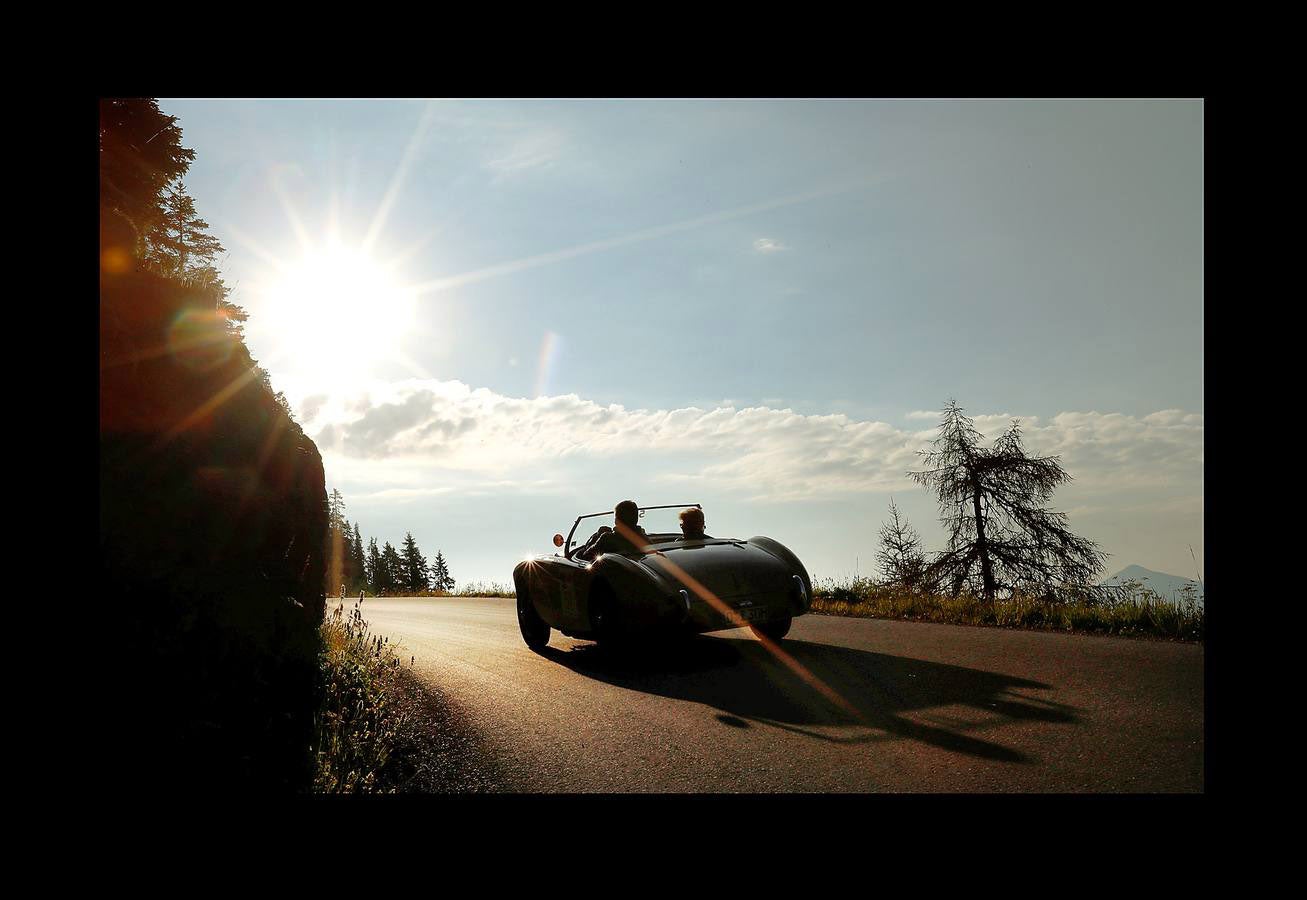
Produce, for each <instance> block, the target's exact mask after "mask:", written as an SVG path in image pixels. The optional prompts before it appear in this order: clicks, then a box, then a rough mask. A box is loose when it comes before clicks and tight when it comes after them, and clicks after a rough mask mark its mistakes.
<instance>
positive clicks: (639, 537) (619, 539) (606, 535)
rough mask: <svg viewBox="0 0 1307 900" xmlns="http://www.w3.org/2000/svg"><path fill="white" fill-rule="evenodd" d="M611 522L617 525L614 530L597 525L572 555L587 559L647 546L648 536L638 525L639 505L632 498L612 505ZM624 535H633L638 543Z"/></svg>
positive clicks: (640, 549)
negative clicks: (593, 531)
mask: <svg viewBox="0 0 1307 900" xmlns="http://www.w3.org/2000/svg"><path fill="white" fill-rule="evenodd" d="M613 524H614V525H616V526H617V530H616V531H614V530H613V529H611V528H609V527H608V526H607V525H601V526H599V530H598V531H596V532H595V533H594V534H592V535H590V539H589V540H588V541H586V542H585V546H583V547H582V548H581V549H580V550H578V551H576V553H575V554H574V555H575V556H577V557H579V558H581V559H587V560H588V559H593V558H594V557H596V556H598V555H599V554H601V553H632V552H639V551H642V550H644V548H645V547H646V546H648V544H649V536H648V535H647V534H645V533H644V529H643V528H641V527H640V507H638V506H636V505H635V501H634V500H623V501H622V502H621V503H619V504H617V506H615V507H613ZM626 535H632V536H634V539H635V540H636V541H639V544H638V545H637V544H635V543H632V541H631V540H630V539H628V537H626Z"/></svg>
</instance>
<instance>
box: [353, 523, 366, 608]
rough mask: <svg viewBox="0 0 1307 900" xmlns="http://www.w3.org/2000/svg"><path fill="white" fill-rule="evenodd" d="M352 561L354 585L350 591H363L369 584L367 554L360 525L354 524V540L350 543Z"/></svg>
mask: <svg viewBox="0 0 1307 900" xmlns="http://www.w3.org/2000/svg"><path fill="white" fill-rule="evenodd" d="M350 559H351V561H352V563H353V573H354V583H353V584H352V585H350V591H351V592H353V591H355V590H363V589H365V588H366V587H367V584H368V574H367V572H368V566H367V553H366V551H365V550H364V549H363V535H362V534H360V533H359V523H358V522H355V523H354V538H353V540H352V541H351V542H350Z"/></svg>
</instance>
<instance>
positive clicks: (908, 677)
mask: <svg viewBox="0 0 1307 900" xmlns="http://www.w3.org/2000/svg"><path fill="white" fill-rule="evenodd" d="M780 647H781V650H782V651H783V653H784V655H785V656H788V658H789V662H787V661H786V660H785V659H784V657H781V656H777V655H775V654H773V653H772V652H770V651H769V650H768V649H767V647H765V646H764V645H763V644H762V643H760V642H759V641H755V640H747V639H746V640H740V639H726V638H722V637H709V636H698V637H694V638H689V639H686V640H682V641H677V642H673V643H668V644H662V645H652V646H650V645H645V646H637V647H625V648H611V647H606V646H602V645H598V644H580V645H577V646H574V647H572V648H570V649H567V650H563V649H558V648H555V647H546V648H544V651H543V653H544V655H545V656H546V657H548V658H549V659H552V660H555V661H556V662H559V663H561V664H562V665H564V666H567V667H568V668H569V669H572V670H573V671H575V672H578V673H580V674H583V675H586V676H587V677H590V678H595V679H598V680H600V681H604V682H607V683H609V684H613V685H617V686H619V687H623V688H627V689H629V690H634V691H644V692H646V693H651V694H656V695H659V696H663V697H671V698H675V699H679V700H690V701H694V702H696V703H702V704H705V705H707V706H711V707H714V708H715V709H717V710H718V711H719V712H720V713H721V714H720V715H718V716H717V720H718V721H719V722H721V723H722V724H723V725H725V726H728V727H733V728H747V727H750V726H749V723H750V722H751V721H753V722H765V723H767V724H769V725H772V726H775V727H778V728H782V729H785V730H788V731H792V732H797V733H801V734H804V735H807V736H809V737H811V738H813V739H816V740H823V741H834V742H841V743H853V742H866V741H875V740H885V739H887V738H893V737H897V738H906V739H910V740H915V741H921V742H923V743H926V744H929V745H932V746H935V747H939V748H942V749H944V750H949V751H952V752H956V753H963V754H966V755H969V756H974V757H979V758H982V759H990V760H997V761H1001V762H1012V763H1026V762H1031V759H1030V758H1029V757H1028V756H1026V755H1025V754H1024V753H1021V752H1020V751H1018V750H1014V749H1012V748H1009V747H1004V746H1002V745H1000V744H996V743H993V742H990V741H986V740H982V739H980V738H977V737H975V736H973V735H969V734H965V733H963V732H964V731H965V730H969V729H970V728H971V727H973V726H971V725H968V724H966V723H959V722H957V721H948V720H943V721H941V720H940V717H938V716H936V717H934V718H935V720H936V721H935V722H934V723H933V724H930V723H924V722H922V721H919V719H920V718H924V717H926V715H927V714H926V713H925V711H928V710H932V709H935V708H940V707H955V706H966V707H971V708H973V709H975V710H978V711H983V712H984V713H986V714H988V717H989V718H991V719H992V718H994V717H997V720H998V721H1003V720H1030V721H1037V722H1054V723H1071V722H1075V721H1076V717H1075V715H1074V713H1073V708H1072V707H1069V706H1067V705H1065V704H1060V703H1054V702H1051V701H1048V700H1043V699H1039V698H1036V697H1031V696H1026V695H1023V694H1017V693H1014V691H1015V690H1016V689H1021V690H1048V689H1049V688H1050V686H1049V685H1047V684H1041V683H1039V682H1036V681H1030V680H1028V679H1024V678H1017V677H1014V676H1011V675H1003V674H1000V673H997V672H985V671H981V670H979V669H967V668H963V667H961V666H951V665H946V664H943V663H934V662H927V661H925V660H919V659H911V658H908V657H902V656H891V655H889V654H885V653H873V652H870V651H867V650H855V649H852V648H849V647H838V646H833V645H830V644H818V643H813V642H810V641H800V640H786V641H783V642H782V643H781V645H780ZM791 663H795V664H797V665H792V664H791ZM908 712H914V713H916V714H917V718H907V717H905V716H904V715H903V714H904V713H908ZM830 725H863V726H866V727H867V728H869V729H872V731H871V732H864V733H861V734H857V735H854V736H844V735H841V734H839V733H834V734H832V733H830V732H828V731H827V732H823V731H820V730H815V729H814V726H815V727H818V728H819V727H821V726H830ZM877 732H880V733H877Z"/></svg>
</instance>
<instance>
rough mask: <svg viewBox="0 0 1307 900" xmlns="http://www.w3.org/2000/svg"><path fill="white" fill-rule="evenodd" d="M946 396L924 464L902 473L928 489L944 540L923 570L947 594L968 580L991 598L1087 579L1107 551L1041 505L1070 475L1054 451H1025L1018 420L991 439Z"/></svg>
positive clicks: (1055, 589) (1057, 587)
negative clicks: (944, 545)
mask: <svg viewBox="0 0 1307 900" xmlns="http://www.w3.org/2000/svg"><path fill="white" fill-rule="evenodd" d="M983 438H984V435H982V434H980V432H978V431H977V430H976V428H975V422H974V421H973V420H972V419H970V418H968V417H967V416H965V415H963V410H962V408H961V407H959V406H958V405H957V403H956V402H954V401H952V400H950V401H948V404H947V406H946V407H945V410H944V419H943V421H941V422H940V426H939V436H938V437H937V438H936V439H935V440H934V442H933V443H932V444H931V449H930V450H926V451H922V453H921V456H922V457H923V462H924V463H925V466H926V468H925V469H924V470H923V471H920V472H909V473H908V475H909V476H910V477H911V478H912V479H913V480H915V481H916V482H917V483H918V484H921V485H923V486H925V487H930V488H933V489H934V490H935V493H936V496H937V498H938V500H939V511H940V519H941V521H942V522H943V524H944V527H945V530H946V531H947V532H948V535H949V539H948V547H947V548H946V549H945V550H944V552H942V553H941V554H939V555H938V557H936V558H935V559H934V560H933V561H932V562H931V564H930V566H929V568H928V571H927V577H928V578H929V579H930V580H931V581H933V582H936V583H939V584H941V585H946V586H947V587H948V588H949V589H950V590H951V592H952V593H953V595H954V596H956V595H957V594H959V593H961V591H962V588H963V586H964V585H965V586H968V587H969V588H970V589H971V590H972V591H974V592H975V593H976V594H980V595H983V596H984V597H985V598H986V599H987V600H990V601H992V600H993V599H994V597H995V595H996V593H997V592H998V591H1000V590H1006V591H1015V590H1032V591H1040V592H1044V593H1046V594H1056V593H1057V592H1058V591H1060V590H1061V589H1063V588H1076V587H1081V586H1083V585H1086V584H1090V583H1092V581H1093V579H1094V577H1095V576H1096V575H1097V574H1098V573H1099V571H1100V570H1101V569H1102V567H1103V561H1104V559H1105V558H1106V554H1105V553H1103V552H1102V551H1100V550H1099V549H1098V546H1097V545H1096V544H1095V543H1094V542H1093V541H1089V540H1086V539H1084V538H1081V537H1077V536H1076V535H1074V534H1072V533H1071V531H1070V530H1069V529H1068V528H1067V527H1066V523H1067V517H1066V514H1065V513H1060V512H1054V511H1053V510H1051V509H1047V508H1046V507H1045V506H1044V504H1045V503H1046V502H1048V500H1050V499H1051V498H1052V496H1053V491H1054V490H1055V489H1056V488H1057V487H1058V486H1059V485H1061V484H1064V483H1065V482H1067V481H1070V480H1071V476H1070V475H1068V474H1067V473H1066V471H1065V470H1064V469H1063V468H1062V466H1061V464H1060V460H1059V458H1058V457H1056V456H1027V455H1026V452H1025V448H1024V447H1023V446H1022V443H1021V427H1020V422H1019V421H1018V420H1013V422H1012V424H1011V426H1010V427H1009V428H1008V430H1007V431H1006V432H1004V433H1003V434H1002V435H1001V436H1000V437H999V438H998V440H996V441H995V442H994V445H993V446H992V447H989V448H985V447H982V446H981V443H980V442H981V440H982V439H983Z"/></svg>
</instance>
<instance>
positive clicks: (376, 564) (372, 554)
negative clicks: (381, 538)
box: [366, 538, 385, 596]
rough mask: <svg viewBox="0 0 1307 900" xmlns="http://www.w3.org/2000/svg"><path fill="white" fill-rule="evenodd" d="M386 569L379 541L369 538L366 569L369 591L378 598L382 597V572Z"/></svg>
mask: <svg viewBox="0 0 1307 900" xmlns="http://www.w3.org/2000/svg"><path fill="white" fill-rule="evenodd" d="M384 567H385V561H384V560H382V558H381V551H380V550H378V549H377V539H376V538H369V539H368V555H367V567H366V571H367V579H368V590H370V591H371V592H372V593H373V594H374V595H376V596H380V595H381V592H382V587H381V585H382V581H383V577H382V571H383V569H384Z"/></svg>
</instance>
